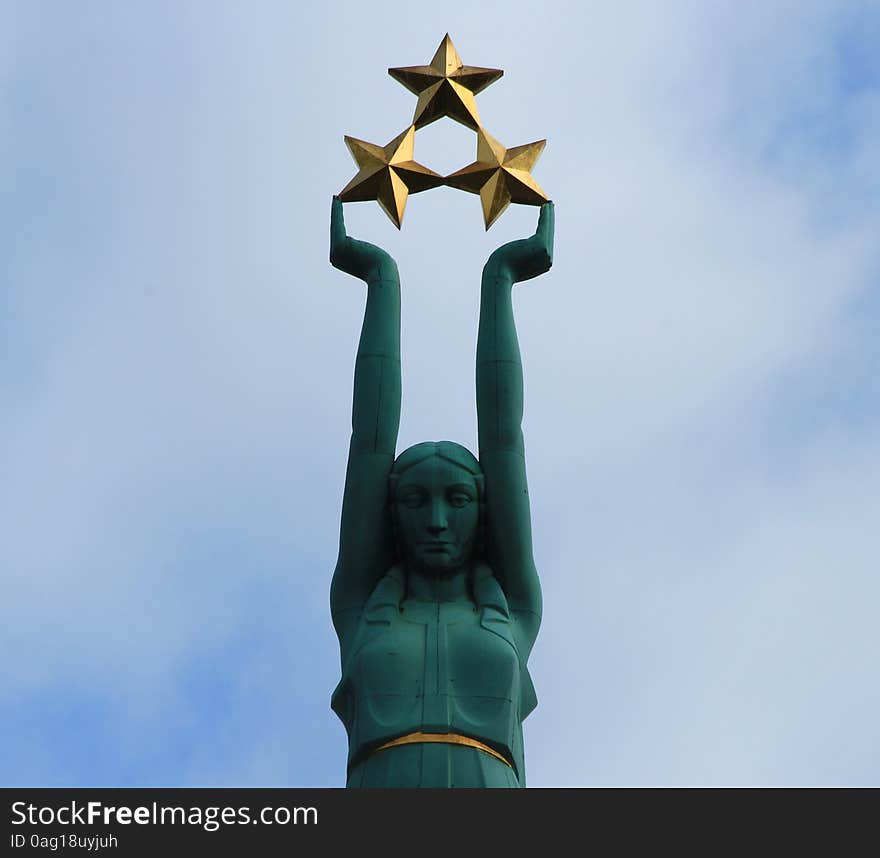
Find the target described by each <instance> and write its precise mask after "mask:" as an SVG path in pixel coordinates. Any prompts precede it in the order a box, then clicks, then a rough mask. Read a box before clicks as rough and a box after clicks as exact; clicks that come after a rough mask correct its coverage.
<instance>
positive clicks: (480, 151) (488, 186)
mask: <svg viewBox="0 0 880 858" xmlns="http://www.w3.org/2000/svg"><path fill="white" fill-rule="evenodd" d="M546 142H547V141H546V140H538V141H536V142H535V143H527V144H526V145H525V146H514V148H513V149H505V148H504V147H503V146H502V145H501V144H500V143H499V142H498V141H497V140H496V139H495V138H494V137H492V136H491V135H490V134H489V133H488V132H487V131H485V130H484V129H483V128H479V129H477V160H476V161H474V163H473V164H468V166H467V167H463V168H462V169H461V170H457V171H456V172H455V173H453V174H452V175H451V176H447V177H446V184H447V185H449V187H451V188H458V189H459V190H461V191H468V192H469V193H472V194H479V195H480V201H481V202H482V204H483V220H484V221H485V223H486V229H489V227H490V226H492V224H493V223H495V221H496V220H498V218H499V217H500V216H501V213H502V212H503V211H504V210H505V209H506V208H507V207H508V206H509V205H510V204H511V203H524V204H525V205H528V206H540V205H543V204H544V203H546V202H548V201H549V197H548V196H547V195H546V194H545V193H544V191H543V190H541V187H540V186H539V185H538V183H537V182H536V181H535V180H534V179H533V178H532V176H531V170H532V167H534V166H535V161H537V160H538V157H539V156H540V154H541V152H542V151H543V149H544V145H545V144H546Z"/></svg>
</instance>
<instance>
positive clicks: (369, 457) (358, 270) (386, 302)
mask: <svg viewBox="0 0 880 858" xmlns="http://www.w3.org/2000/svg"><path fill="white" fill-rule="evenodd" d="M330 262H331V263H332V264H333V266H334V267H335V268H338V269H339V270H340V271H344V272H345V273H346V274H351V275H352V276H354V277H357V278H359V279H360V280H363V281H364V282H365V283H366V284H367V304H366V309H365V311H364V322H363V327H362V328H361V337H360V342H359V344H358V351H357V359H356V361H355V371H354V397H353V404H352V418H351V444H350V446H349V452H348V468H347V470H346V475H345V492H344V494H343V499H342V524H341V527H340V537H339V558H338V560H337V563H336V569H335V571H334V573H333V583H332V585H331V589H330V606H331V610H332V613H333V622H334V624H335V626H336V631H337V634H338V635H339V638H340V641H341V642H342V643H343V646H344V645H345V643H346V642H347V641H348V640H350V637H351V635H350V632H351V630H352V627H353V625H354V623H356V622H357V617H358V614H359V612H360V610H361V608H362V607H363V604H364V602H365V601H366V599H367V597H368V596H369V595H370V592H371V591H372V589H373V587H374V586H375V584H376V582H377V581H378V580H379V578H381V577H382V575H384V574H385V573H386V572H387V571H388V569H389V568H390V566H391V563H392V561H393V543H392V537H391V527H390V522H389V518H388V496H387V495H388V475H389V473H390V472H391V466H392V464H393V463H394V453H395V448H396V446H397V431H398V429H399V426H400V279H399V277H398V273H397V264H396V263H395V262H394V260H393V259H392V258H391V256H389V255H388V254H387V253H386V252H385V251H384V250H382V249H381V248H379V247H376V246H375V245H372V244H368V243H367V242H365V241H358V240H356V239H353V238H349V237H348V236H347V235H346V232H345V221H344V220H343V215H342V202H341V201H340V200H339V198H338V197H334V198H333V206H332V209H331V214H330Z"/></svg>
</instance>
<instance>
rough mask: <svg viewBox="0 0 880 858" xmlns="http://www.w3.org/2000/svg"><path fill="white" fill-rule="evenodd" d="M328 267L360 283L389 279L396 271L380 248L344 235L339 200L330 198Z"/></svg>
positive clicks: (391, 260) (392, 261) (388, 256)
mask: <svg viewBox="0 0 880 858" xmlns="http://www.w3.org/2000/svg"><path fill="white" fill-rule="evenodd" d="M330 264H331V265H332V266H333V267H334V268H338V269H339V270H340V271H344V272H345V273H346V274H351V275H352V276H353V277H358V278H360V279H361V280H369V279H370V278H371V277H376V276H378V277H382V276H390V272H391V271H392V270H393V271H394V274H395V276H396V272H397V266H396V264H395V262H394V260H393V259H392V258H391V256H390V255H389V254H388V253H386V252H385V251H384V250H382V248H381V247H376V245H375V244H370V243H369V242H367V241H359V240H358V239H356V238H350V237H349V236H348V235H346V233H345V218H344V217H343V215H342V200H340V199H339V197H333V204H332V206H331V208H330ZM386 272H388V274H387V275H386Z"/></svg>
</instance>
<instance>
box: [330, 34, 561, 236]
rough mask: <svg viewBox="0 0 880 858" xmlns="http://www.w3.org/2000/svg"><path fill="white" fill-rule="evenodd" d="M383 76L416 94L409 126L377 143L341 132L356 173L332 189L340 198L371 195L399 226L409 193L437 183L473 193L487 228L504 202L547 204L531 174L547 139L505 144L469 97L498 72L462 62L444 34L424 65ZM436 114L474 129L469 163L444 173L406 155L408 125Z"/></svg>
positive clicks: (409, 150)
mask: <svg viewBox="0 0 880 858" xmlns="http://www.w3.org/2000/svg"><path fill="white" fill-rule="evenodd" d="M388 73H389V74H390V75H391V76H392V77H393V78H394V79H395V80H397V81H399V82H400V83H402V84H403V85H404V86H405V87H406V88H407V89H409V90H410V92H412V93H414V94H415V95H417V96H418V102H417V104H416V109H415V113H414V115H413V121H412V124H411V125H410V126H409V127H408V128H407V129H406V130H405V131H403V132H402V133H401V134H399V135H398V136H397V137H395V138H394V139H393V140H392V141H391V142H390V143H388V144H387V145H385V146H376V145H375V144H373V143H366V142H365V141H363V140H357V139H356V138H354V137H348V136H346V138H345V142H346V144H347V145H348V148H349V150H350V151H351V154H352V157H353V158H354V159H355V162H356V163H357V166H358V173H357V175H356V176H355V177H354V178H353V179H352V180H351V181H350V182H349V183H348V184H347V185H346V186H345V188H343V189H342V191H341V192H340V193H339V197H340V199H341V200H342V201H343V202H356V201H364V200H376V201H377V202H378V203H379V205H380V206H381V207H382V209H383V210H384V211H385V213H386V214H387V215H388V217H389V218H390V219H391V222H392V223H393V224H394V225H395V226H396V227H397V228H398V229H400V225H401V222H402V220H403V212H404V208H405V206H406V201H407V198H408V196H409V194H415V193H418V192H419V191H426V190H429V189H430V188H435V187H438V186H439V185H444V184H445V185H448V186H450V187H453V188H458V189H460V190H463V191H468V192H470V193H474V194H479V195H480V200H481V202H482V206H483V220H484V222H485V225H486V229H489V227H490V226H492V224H493V223H495V221H496V220H497V219H498V218H499V217H500V216H501V214H502V212H504V210H505V209H506V208H507V207H508V206H509V205H510V203H523V204H525V205H533V206H540V205H542V204H543V203H545V202H547V201H548V199H549V198H548V197H547V195H546V194H545V193H544V191H543V190H541V188H540V186H539V185H538V183H537V182H536V181H535V180H534V179H533V178H532V176H531V170H532V168H533V167H534V165H535V162H536V161H537V160H538V157H539V156H540V154H541V152H542V151H543V149H544V145H545V144H546V142H547V141H546V140H539V141H537V142H535V143H529V144H527V145H525V146H516V147H514V148H512V149H506V148H505V147H504V146H502V145H501V144H500V143H499V142H498V141H497V140H496V139H495V138H494V137H492V136H491V135H490V134H489V133H488V132H487V131H486V130H485V129H484V128H483V127H482V124H481V123H480V118H479V114H478V112H477V103H476V100H475V98H474V96H475V95H476V94H477V93H479V92H482V90H484V89H485V88H486V87H487V86H489V84H491V83H493V82H494V81H496V80H498V78H499V77H501V76H502V75H503V74H504V72H503V71H501V69H489V68H481V67H477V66H466V65H464V64H463V63H462V61H461V57H459V55H458V52H457V51H456V50H455V46H454V45H453V44H452V40H451V39H450V38H449V34H448V33H447V34H446V35H445V36H444V37H443V40H442V41H441V42H440V47H439V48H437V52H436V53H435V54H434V58H433V59H432V60H431V63H430V65H427V66H407V67H403V68H392V69H388ZM444 116H448V117H449V118H450V119H454V120H455V121H456V122H460V123H461V124H462V125H466V126H467V127H468V128H471V129H473V130H474V131H476V132H477V160H476V161H474V163H472V164H469V165H468V166H467V167H463V168H462V169H461V170H457V171H456V172H454V173H452V174H451V175H449V176H446V177H443V176H440V175H438V174H437V173H435V172H434V171H433V170H429V169H428V168H427V167H424V166H422V165H421V164H418V163H417V162H416V161H414V160H413V152H414V141H415V131H416V129H417V128H423V127H424V126H425V125H428V124H429V123H431V122H434V121H435V120H437V119H441V118H442V117H444Z"/></svg>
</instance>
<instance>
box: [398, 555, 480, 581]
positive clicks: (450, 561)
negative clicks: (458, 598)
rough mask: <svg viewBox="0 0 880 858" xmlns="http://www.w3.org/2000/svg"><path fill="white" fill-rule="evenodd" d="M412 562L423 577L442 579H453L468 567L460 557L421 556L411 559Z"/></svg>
mask: <svg viewBox="0 0 880 858" xmlns="http://www.w3.org/2000/svg"><path fill="white" fill-rule="evenodd" d="M410 562H411V565H412V567H413V568H414V569H417V570H418V571H419V572H421V573H422V574H423V575H431V576H434V577H441V578H451V577H453V576H454V575H456V574H457V573H458V572H461V571H462V570H463V569H464V568H465V566H466V565H467V563H466V561H463V560H462V559H461V558H460V557H450V556H449V555H448V554H433V555H432V554H427V555H425V554H420V555H417V556H416V557H413V558H411V561H410Z"/></svg>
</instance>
